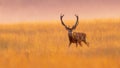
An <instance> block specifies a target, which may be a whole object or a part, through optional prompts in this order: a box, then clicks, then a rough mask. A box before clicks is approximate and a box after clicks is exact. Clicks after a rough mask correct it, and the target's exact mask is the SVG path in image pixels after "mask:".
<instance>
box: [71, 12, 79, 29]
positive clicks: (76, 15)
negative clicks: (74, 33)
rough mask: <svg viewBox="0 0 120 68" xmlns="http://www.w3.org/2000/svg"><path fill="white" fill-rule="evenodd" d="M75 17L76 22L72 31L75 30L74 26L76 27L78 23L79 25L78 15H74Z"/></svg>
mask: <svg viewBox="0 0 120 68" xmlns="http://www.w3.org/2000/svg"><path fill="white" fill-rule="evenodd" d="M75 16H76V18H77V20H76V23H75V25H74V26H73V27H72V29H75V28H76V26H77V25H78V23H79V22H78V18H79V17H78V15H76V14H75Z"/></svg>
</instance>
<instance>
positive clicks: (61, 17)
mask: <svg viewBox="0 0 120 68" xmlns="http://www.w3.org/2000/svg"><path fill="white" fill-rule="evenodd" d="M63 16H64V14H61V16H60V20H61V23H62V25H63V26H64V27H65V28H66V29H68V27H67V26H66V25H65V24H64V22H63V20H62V19H63Z"/></svg>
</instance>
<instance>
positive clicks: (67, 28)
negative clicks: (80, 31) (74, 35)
mask: <svg viewBox="0 0 120 68" xmlns="http://www.w3.org/2000/svg"><path fill="white" fill-rule="evenodd" d="M75 16H76V18H77V20H76V23H75V24H74V25H73V26H72V27H71V28H70V27H68V26H66V25H65V24H64V22H63V17H64V15H63V14H62V15H61V16H60V20H61V23H62V25H63V26H64V27H65V28H66V30H67V31H68V32H72V30H74V29H76V27H77V25H78V15H75Z"/></svg>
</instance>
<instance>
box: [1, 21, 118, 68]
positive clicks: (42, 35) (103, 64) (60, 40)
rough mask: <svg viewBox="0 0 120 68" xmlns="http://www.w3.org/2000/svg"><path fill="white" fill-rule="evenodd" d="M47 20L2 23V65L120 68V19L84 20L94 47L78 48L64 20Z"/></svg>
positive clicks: (7, 67)
mask: <svg viewBox="0 0 120 68" xmlns="http://www.w3.org/2000/svg"><path fill="white" fill-rule="evenodd" d="M43 23H44V22H43ZM43 23H29V24H28V23H23V24H1V25H0V68H120V20H105V21H104V20H94V21H85V22H84V21H80V23H79V25H78V27H77V28H76V30H75V31H76V32H84V33H86V34H87V41H88V42H89V43H90V47H87V46H86V45H85V44H84V43H82V45H83V47H80V46H78V47H77V48H76V46H75V44H72V45H71V47H70V48H68V44H69V41H68V36H67V31H66V30H65V28H64V27H63V26H62V25H61V24H60V22H58V21H56V22H49V23H44V24H43ZM67 24H69V25H72V24H73V23H71V24H70V23H67Z"/></svg>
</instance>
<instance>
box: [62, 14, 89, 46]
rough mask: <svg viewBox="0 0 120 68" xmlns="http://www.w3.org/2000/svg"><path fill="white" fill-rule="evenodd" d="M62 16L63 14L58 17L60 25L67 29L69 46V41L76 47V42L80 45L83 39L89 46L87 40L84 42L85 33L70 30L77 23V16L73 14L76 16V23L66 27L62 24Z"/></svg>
mask: <svg viewBox="0 0 120 68" xmlns="http://www.w3.org/2000/svg"><path fill="white" fill-rule="evenodd" d="M63 16H64V15H62V16H61V17H60V19H61V23H62V25H63V26H65V28H66V30H67V31H68V38H69V47H70V45H71V43H76V47H77V46H78V44H79V45H80V46H82V45H81V42H82V41H83V42H84V43H85V44H86V45H87V46H89V44H88V42H86V34H85V33H80V32H72V31H73V30H74V29H75V28H76V26H77V25H78V16H77V15H75V16H76V18H77V21H76V24H75V25H74V26H73V27H72V28H70V27H67V26H66V25H65V24H64V22H63V20H62V18H63Z"/></svg>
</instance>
